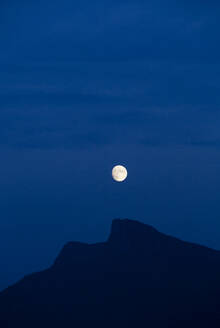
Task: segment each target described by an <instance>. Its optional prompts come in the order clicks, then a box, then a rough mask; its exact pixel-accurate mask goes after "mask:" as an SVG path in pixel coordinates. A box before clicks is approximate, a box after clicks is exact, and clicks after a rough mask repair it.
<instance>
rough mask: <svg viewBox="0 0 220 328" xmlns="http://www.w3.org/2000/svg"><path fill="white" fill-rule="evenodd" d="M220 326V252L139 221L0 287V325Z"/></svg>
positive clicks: (71, 247) (69, 247) (71, 248)
mask: <svg viewBox="0 0 220 328" xmlns="http://www.w3.org/2000/svg"><path fill="white" fill-rule="evenodd" d="M98 326H100V327H103V328H104V327H149V328H157V327H162V328H163V327H165V328H181V327H189V328H191V327H193V328H195V327H196V328H197V327H198V328H200V327H206V328H208V327H210V328H214V327H220V252H219V251H216V250H212V249H209V248H207V247H203V246H199V245H196V244H192V243H187V242H184V241H181V240H178V239H176V238H173V237H170V236H167V235H165V234H162V233H160V232H158V231H157V230H156V229H154V228H153V227H151V226H148V225H145V224H142V223H140V222H137V221H132V220H120V219H116V220H113V222H112V227H111V233H110V236H109V238H108V240H107V241H106V242H103V243H97V244H85V243H80V242H70V243H68V244H66V245H65V246H64V248H63V249H62V251H61V252H60V254H59V255H58V257H57V258H56V260H55V262H54V264H53V265H52V266H51V267H50V268H49V269H47V270H45V271H42V272H39V273H35V274H31V275H29V276H26V277H25V278H24V279H22V280H21V281H19V282H18V283H16V284H15V285H13V286H11V287H9V288H7V289H6V290H4V291H3V292H2V293H0V327H1V328H5V327H8V328H10V327H51V328H52V327H98Z"/></svg>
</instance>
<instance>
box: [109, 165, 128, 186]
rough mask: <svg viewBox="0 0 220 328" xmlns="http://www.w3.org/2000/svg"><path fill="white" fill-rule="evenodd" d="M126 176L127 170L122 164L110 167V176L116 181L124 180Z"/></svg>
mask: <svg viewBox="0 0 220 328" xmlns="http://www.w3.org/2000/svg"><path fill="white" fill-rule="evenodd" d="M127 176H128V172H127V170H126V168H125V167H124V166H122V165H116V166H115V167H114V168H113V169H112V177H113V179H114V180H115V181H117V182H122V181H124V180H125V179H126V178H127Z"/></svg>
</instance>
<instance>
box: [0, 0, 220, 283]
mask: <svg viewBox="0 0 220 328" xmlns="http://www.w3.org/2000/svg"><path fill="white" fill-rule="evenodd" d="M219 17H220V3H219V1H214V0H210V1H205V0H191V1H183V0H180V1H174V0H173V1H172V0H167V1H164V0H149V1H146V0H143V1H141V0H127V1H125V0H109V1H107V0H106V1H101V0H93V1H91V0H80V1H73V0H62V1H61V0H59V1H58V0H38V1H30V0H29V1H28V0H26V1H25V0H21V1H18V0H17V1H15V0H12V1H4V0H3V1H1V4H0V267H1V269H0V289H3V288H5V287H6V286H7V285H8V284H11V283H14V282H15V281H16V280H17V279H20V278H21V277H22V276H23V275H24V274H27V273H31V272H33V271H39V270H41V269H44V268H46V267H48V266H49V265H50V264H51V263H52V262H53V260H54V259H55V257H56V255H57V254H58V252H59V251H60V249H61V248H62V246H63V245H64V244H65V243H66V242H67V241H71V240H79V241H85V242H94V241H102V240H105V239H106V238H107V236H108V234H109V229H110V225H111V221H112V219H113V218H119V217H120V218H131V219H137V220H140V221H142V222H144V223H148V224H151V225H153V226H154V227H156V228H158V229H159V230H160V231H161V232H165V233H168V234H171V235H174V236H176V237H179V238H181V239H184V240H189V241H193V242H197V243H200V244H204V245H207V246H209V247H213V248H217V249H220V239H219V234H220V90H219V89H220V42H219V41H220V40H219V39H220V38H219V31H220V20H219ZM116 164H122V165H125V166H126V167H127V170H128V179H127V180H126V181H125V182H124V183H117V182H114V181H113V180H112V178H111V170H112V167H113V166H114V165H116Z"/></svg>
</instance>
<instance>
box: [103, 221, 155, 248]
mask: <svg viewBox="0 0 220 328" xmlns="http://www.w3.org/2000/svg"><path fill="white" fill-rule="evenodd" d="M157 234H159V232H158V231H157V230H156V229H154V228H153V227H151V226H149V225H146V224H144V223H141V222H138V221H134V220H130V219H114V220H113V221H112V226H111V233H110V236H109V239H108V242H109V243H114V244H117V245H118V244H123V245H128V244H129V245H134V244H140V243H142V242H144V243H146V242H147V241H149V239H150V240H151V241H152V239H154V238H155V236H156V235H157Z"/></svg>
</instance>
